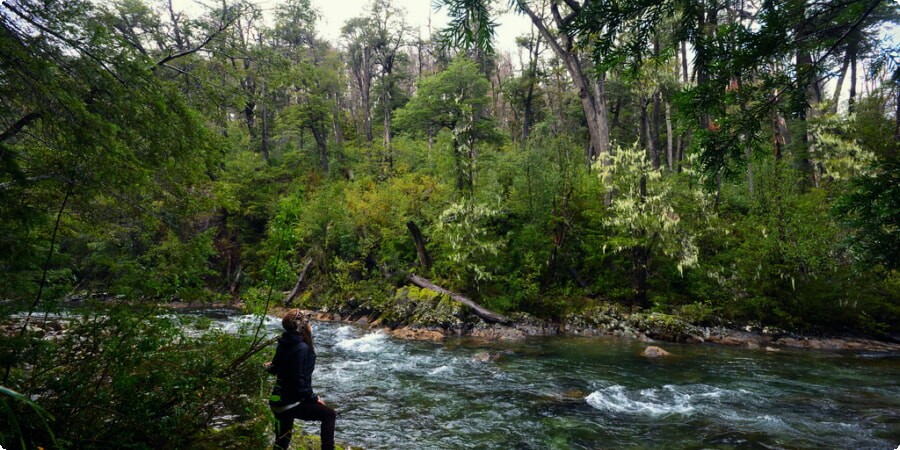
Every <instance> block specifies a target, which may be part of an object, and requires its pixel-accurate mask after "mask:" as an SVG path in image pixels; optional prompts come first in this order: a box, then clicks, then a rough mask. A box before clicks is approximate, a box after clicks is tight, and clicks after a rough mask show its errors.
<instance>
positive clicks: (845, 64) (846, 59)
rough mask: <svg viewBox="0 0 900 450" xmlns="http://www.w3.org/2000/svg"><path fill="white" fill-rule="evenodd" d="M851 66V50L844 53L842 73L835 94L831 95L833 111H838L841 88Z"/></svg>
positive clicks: (833, 112)
mask: <svg viewBox="0 0 900 450" xmlns="http://www.w3.org/2000/svg"><path fill="white" fill-rule="evenodd" d="M849 67H850V50H849V49H848V50H847V52H846V53H845V54H844V62H843V65H842V66H841V74H840V75H838V79H837V84H836V85H835V87H834V94H833V95H832V96H831V113H832V114H835V113H837V111H838V105H839V104H840V101H841V88H843V86H844V79H845V78H846V77H847V69H848V68H849Z"/></svg>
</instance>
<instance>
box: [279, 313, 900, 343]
mask: <svg viewBox="0 0 900 450" xmlns="http://www.w3.org/2000/svg"><path fill="white" fill-rule="evenodd" d="M281 310H282V309H281V308H277V309H275V310H273V311H272V313H273V314H275V315H277V314H278V313H279V312H280V311H281ZM308 312H309V313H310V314H311V315H312V317H313V318H314V319H316V320H320V321H336V322H342V323H351V324H355V325H358V326H363V327H368V328H373V329H382V330H384V331H385V332H386V333H388V334H389V335H391V336H394V337H397V338H400V339H410V340H427V341H441V340H443V339H445V338H448V337H470V338H476V339H484V340H519V339H525V338H527V337H532V336H589V337H599V336H613V337H619V338H623V339H635V340H638V341H641V342H645V343H648V344H650V343H660V342H679V343H692V344H715V345H722V346H729V347H743V348H747V349H751V350H752V349H759V350H765V351H779V350H780V349H782V348H785V349H807V350H821V351H836V352H873V353H886V354H900V343H896V342H888V341H880V340H875V339H869V338H862V337H813V336H802V335H796V334H792V333H788V332H785V331H783V330H774V329H769V328H754V327H749V326H748V327H747V328H745V329H729V328H726V327H707V326H696V325H692V324H690V323H688V322H686V321H684V320H682V319H680V318H678V317H676V316H670V315H664V314H658V313H651V314H642V313H635V314H624V313H618V312H616V313H611V312H610V311H594V312H592V314H588V315H571V316H569V317H566V318H565V319H564V320H563V321H560V322H548V321H544V320H540V319H537V318H534V317H531V316H528V315H526V314H517V315H515V316H513V322H512V323H510V324H496V323H495V324H489V323H486V322H484V321H482V320H481V319H478V318H477V317H476V318H474V319H473V318H472V317H466V318H465V319H458V320H457V321H454V322H452V323H445V324H421V323H386V321H384V320H382V319H379V318H376V319H372V318H370V316H369V315H367V314H353V313H352V312H351V313H345V314H341V313H340V312H328V311H315V310H308Z"/></svg>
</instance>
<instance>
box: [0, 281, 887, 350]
mask: <svg viewBox="0 0 900 450" xmlns="http://www.w3.org/2000/svg"><path fill="white" fill-rule="evenodd" d="M406 289H407V288H403V289H401V290H400V291H398V292H401V295H400V296H399V299H400V300H398V301H394V302H392V303H391V307H390V308H387V309H384V310H382V311H377V310H375V309H373V308H371V307H370V306H369V305H367V304H365V303H362V304H361V303H354V302H347V303H344V304H342V305H340V306H339V307H331V308H329V307H323V308H315V307H310V305H300V307H301V309H304V310H305V311H307V312H308V313H309V314H311V315H312V316H313V317H314V318H315V319H316V320H319V321H329V322H341V323H351V324H355V325H357V326H362V327H366V328H370V329H381V330H383V331H384V332H385V333H387V334H389V335H391V336H394V337H397V338H400V339H407V340H421V341H441V340H443V339H445V338H449V337H467V338H474V339H483V340H504V341H515V340H521V339H525V338H528V337H533V336H588V337H601V336H612V337H617V338H622V339H632V340H637V341H640V342H645V343H666V342H675V343H688V344H715V345H722V346H727V347H742V348H747V349H751V350H752V349H759V350H765V351H778V350H779V349H780V348H792V349H808V350H822V351H838V352H842V351H846V352H877V353H900V342H896V341H887V340H878V339H872V338H868V337H862V336H852V335H843V336H838V335H830V336H828V335H826V336H811V335H803V334H798V333H793V332H788V331H785V330H780V329H775V328H769V327H760V326H753V325H745V326H743V327H740V328H738V327H728V326H707V325H697V324H693V323H690V322H689V321H688V320H686V319H684V318H682V317H679V316H675V315H669V314H660V313H648V312H636V313H632V312H628V311H625V310H624V308H622V307H620V306H618V305H605V306H603V307H598V308H594V309H592V310H589V311H585V312H582V313H577V314H575V313H573V314H569V315H567V316H565V317H563V318H561V319H559V320H556V321H550V320H544V319H540V318H537V317H534V316H531V315H528V314H525V313H514V314H511V315H510V317H509V319H510V322H508V323H505V324H500V323H488V322H486V321H484V320H483V319H481V318H479V317H477V316H475V315H474V314H471V313H470V312H469V311H467V309H466V308H465V307H463V306H462V305H459V304H458V303H455V302H453V301H452V300H449V299H446V298H441V296H434V297H433V298H426V299H424V300H423V299H422V298H421V297H422V295H421V292H410V291H414V290H415V288H410V289H409V290H406ZM410 294H412V295H410ZM417 297H418V298H417ZM162 306H164V307H166V308H171V309H178V310H191V309H216V308H221V309H237V310H244V309H245V308H244V305H243V304H242V303H240V302H237V303H201V302H169V303H165V304H162ZM284 310H285V308H284V307H282V306H274V307H271V308H270V309H269V314H272V315H275V316H278V315H280V314H281V313H282V312H283V311H284ZM20 326H21V322H18V321H12V322H7V323H5V324H4V325H3V326H2V327H0V334H2V335H12V334H15V332H17V331H19V329H20ZM65 328H66V320H65V319H61V318H60V317H58V316H50V317H45V316H41V315H35V316H34V317H32V318H31V319H30V323H29V325H28V331H29V332H33V333H37V334H42V335H46V337H47V338H52V337H53V336H58V335H60V334H62V333H64V330H65Z"/></svg>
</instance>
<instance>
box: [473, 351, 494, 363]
mask: <svg viewBox="0 0 900 450" xmlns="http://www.w3.org/2000/svg"><path fill="white" fill-rule="evenodd" d="M472 359H473V360H474V361H477V362H483V363H486V362H492V361H496V360H498V359H500V354H499V353H494V352H480V353H476V354H475V356H472Z"/></svg>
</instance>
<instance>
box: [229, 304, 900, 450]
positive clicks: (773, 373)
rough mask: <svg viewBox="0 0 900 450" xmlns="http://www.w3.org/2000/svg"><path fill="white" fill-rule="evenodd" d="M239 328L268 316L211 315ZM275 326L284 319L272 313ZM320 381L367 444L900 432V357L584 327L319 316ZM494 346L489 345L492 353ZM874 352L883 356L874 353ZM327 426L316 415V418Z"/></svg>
mask: <svg viewBox="0 0 900 450" xmlns="http://www.w3.org/2000/svg"><path fill="white" fill-rule="evenodd" d="M214 323H215V324H216V325H217V326H219V327H222V328H224V329H226V330H228V331H230V332H236V330H238V329H240V328H241V327H245V329H248V328H246V327H250V328H249V329H251V330H252V328H255V326H256V325H257V324H258V319H256V320H255V319H254V318H253V317H249V316H233V317H228V318H223V319H214ZM264 327H265V329H266V331H267V333H269V334H270V335H275V334H277V333H279V332H280V321H279V320H278V319H276V318H268V319H266V320H265V322H264ZM313 332H314V335H315V338H316V345H317V353H318V365H317V368H316V373H315V374H314V377H313V380H314V388H315V390H316V391H317V392H318V393H319V394H320V395H321V396H322V398H323V399H324V400H325V401H326V402H328V403H330V404H331V405H333V406H334V407H335V408H336V409H337V411H338V413H339V416H338V428H337V435H338V438H339V440H340V441H343V442H347V443H350V444H354V445H360V446H364V447H366V448H371V449H377V448H417V449H430V448H434V449H452V448H504V449H505V448H520V449H546V448H556V449H581V448H584V449H595V448H621V447H629V448H696V449H700V448H848V449H849V448H852V449H864V448H872V449H893V448H895V447H896V446H897V445H898V444H900V360H898V359H897V358H896V357H887V358H884V357H877V356H878V355H862V356H857V355H838V354H833V353H815V352H799V351H796V352H795V351H782V352H778V353H767V352H765V351H752V350H745V349H730V348H722V347H715V346H703V345H678V344H665V345H664V346H665V347H666V349H667V350H669V351H671V352H672V353H673V354H674V356H673V357H671V358H667V359H664V360H646V359H644V358H642V357H640V356H639V355H640V352H641V350H642V349H643V347H644V345H645V344H641V343H639V342H635V341H625V340H615V339H602V338H599V339H597V338H595V339H586V338H563V337H560V338H535V339H529V340H526V341H524V342H515V343H500V342H489V343H485V342H479V341H473V340H466V339H451V340H448V341H446V342H444V343H441V344H436V343H430V342H410V341H402V340H397V339H394V338H392V337H390V336H388V335H386V334H385V333H384V332H381V331H371V330H364V329H362V328H357V327H354V326H348V325H341V324H335V323H314V324H313ZM485 353H487V354H485ZM872 356H876V357H872ZM317 428H318V427H316V426H308V427H306V429H307V431H309V432H316V430H317Z"/></svg>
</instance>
